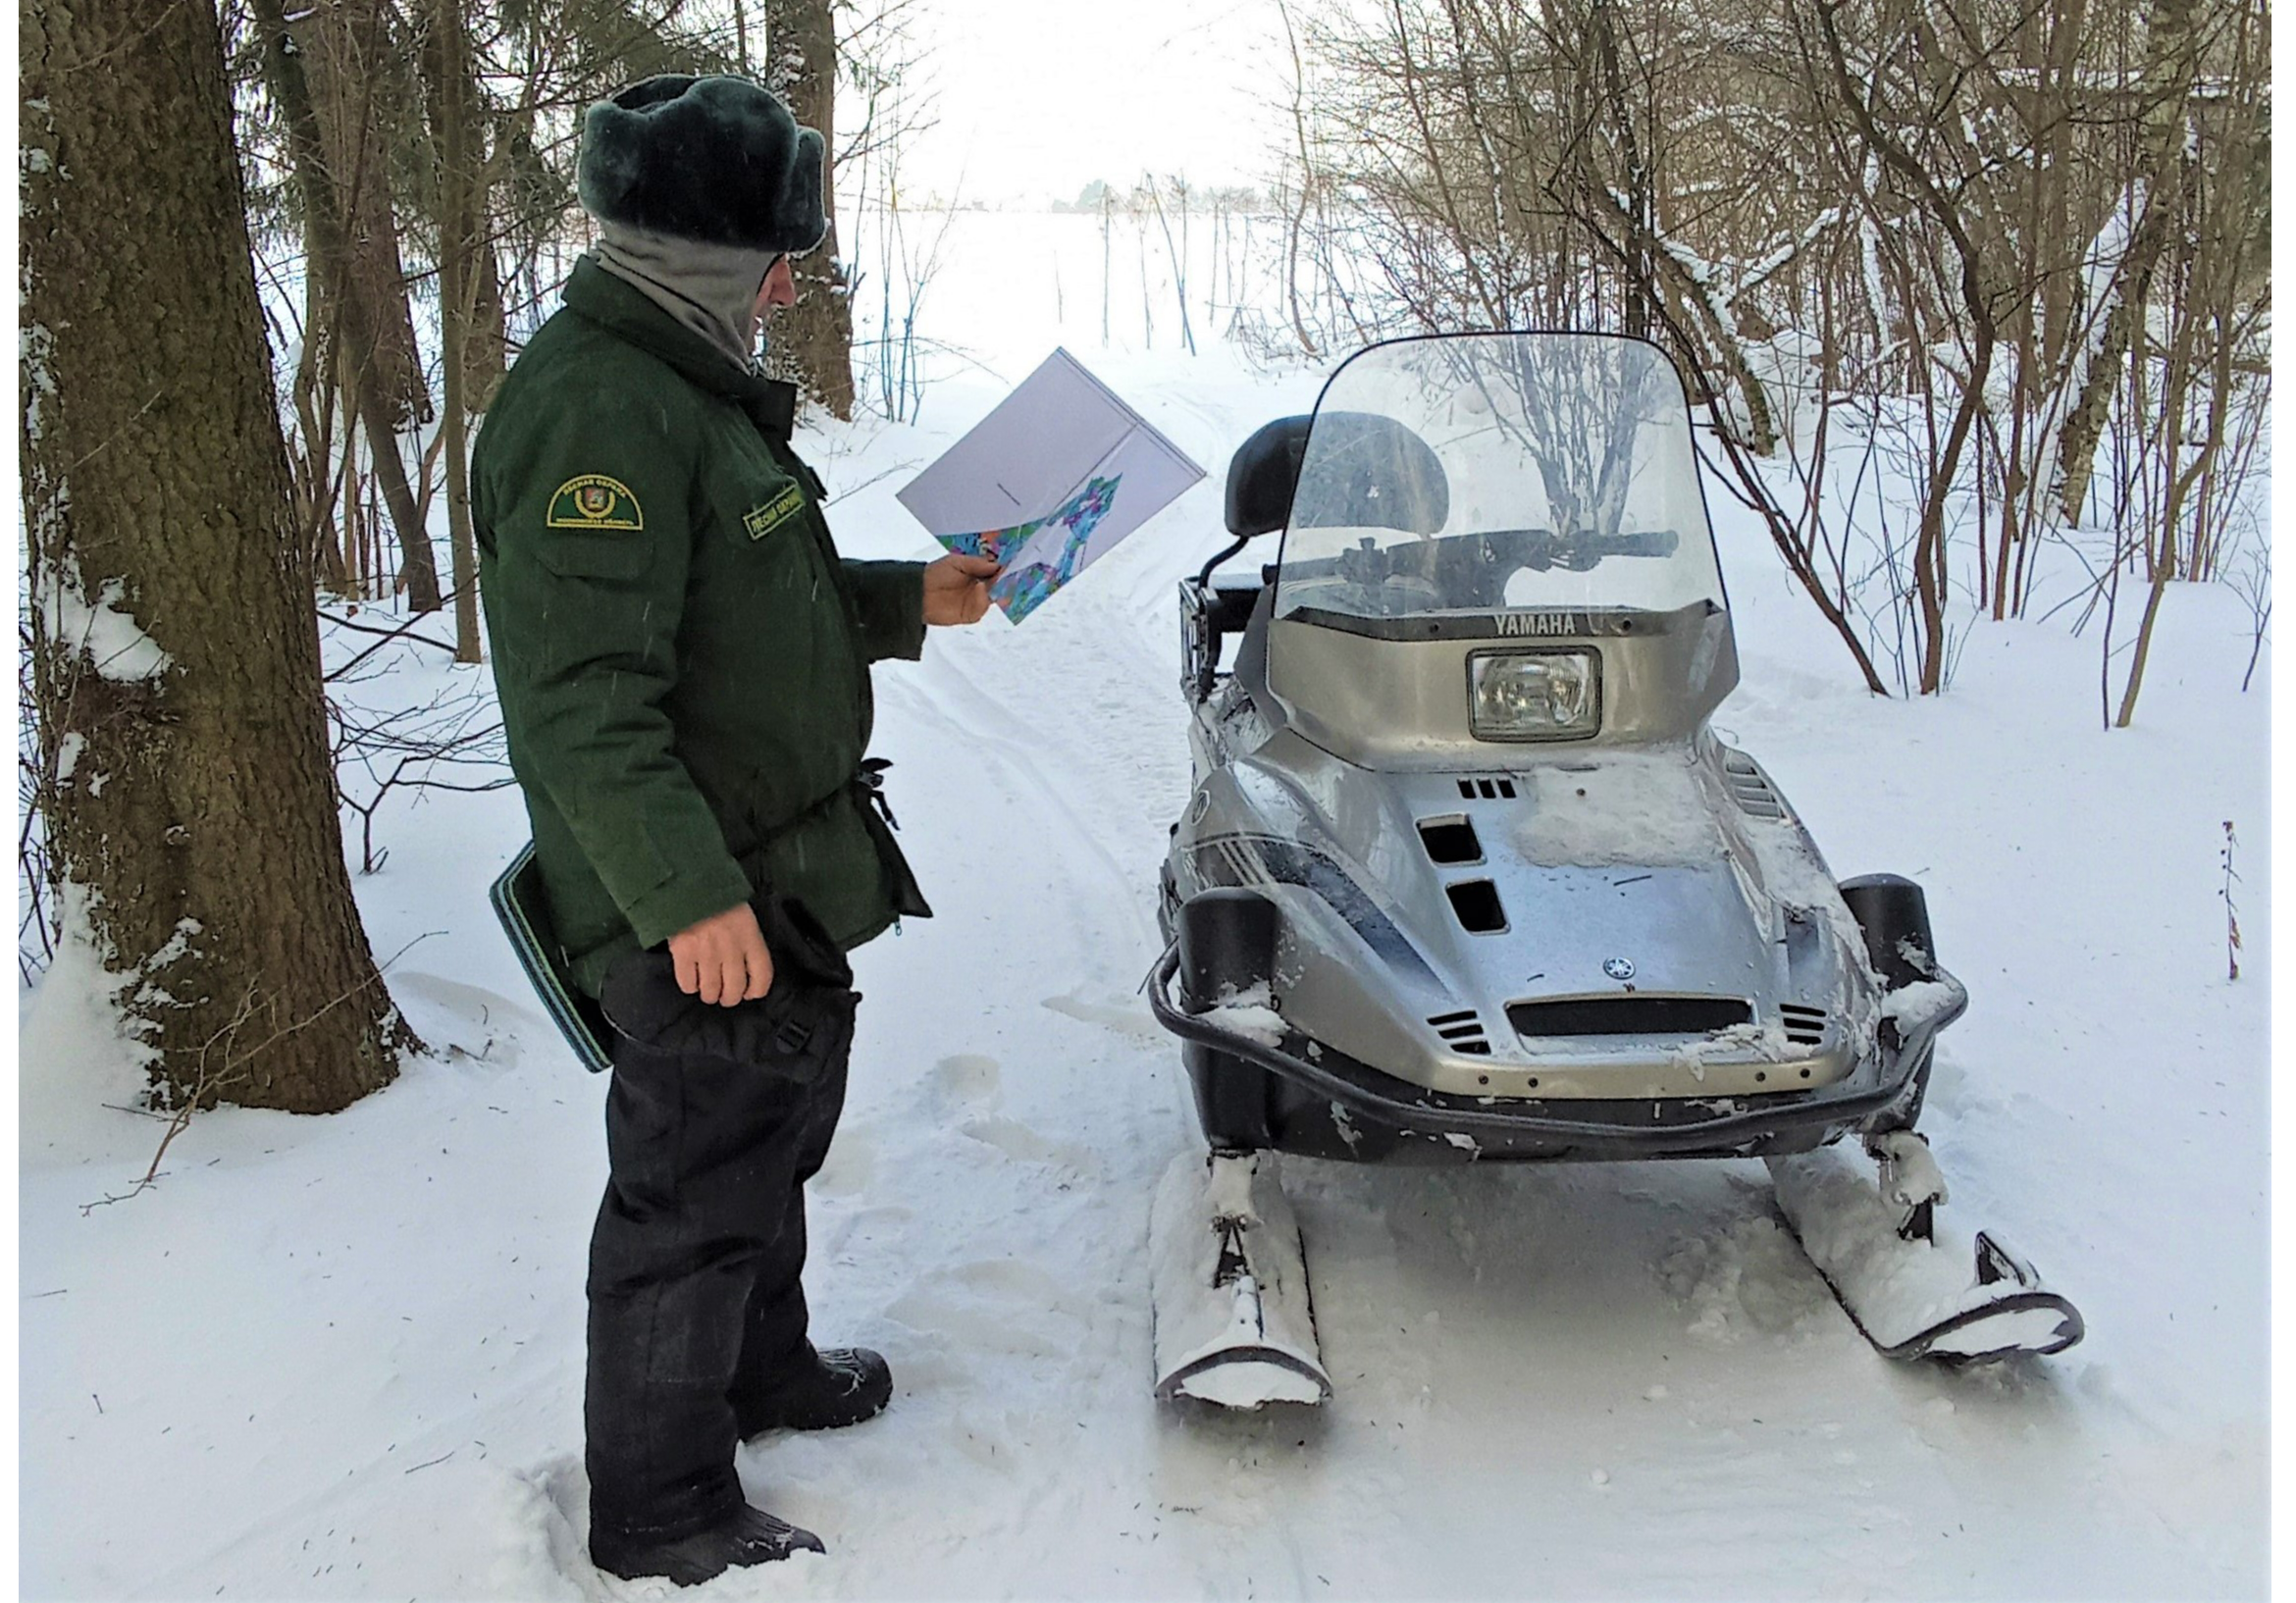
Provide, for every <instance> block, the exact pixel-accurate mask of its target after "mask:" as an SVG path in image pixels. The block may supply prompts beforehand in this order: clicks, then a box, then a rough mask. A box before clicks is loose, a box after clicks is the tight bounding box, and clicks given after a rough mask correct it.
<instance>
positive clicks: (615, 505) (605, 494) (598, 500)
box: [544, 473, 646, 529]
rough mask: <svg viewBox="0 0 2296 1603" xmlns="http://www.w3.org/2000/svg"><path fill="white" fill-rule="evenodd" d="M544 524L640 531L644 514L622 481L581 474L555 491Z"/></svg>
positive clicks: (644, 521) (596, 474)
mask: <svg viewBox="0 0 2296 1603" xmlns="http://www.w3.org/2000/svg"><path fill="white" fill-rule="evenodd" d="M544 521H545V522H547V523H548V525H549V527H550V528H552V529H643V528H645V527H646V514H645V512H644V511H643V510H642V509H641V508H640V507H639V505H638V497H637V496H635V495H633V494H631V493H630V487H629V486H628V485H625V484H624V483H622V481H621V480H619V479H609V478H607V477H606V476H605V475H604V474H602V473H584V474H578V475H576V476H575V477H574V478H571V479H569V480H567V481H566V482H565V483H564V484H562V485H560V486H559V487H558V489H557V492H556V493H555V494H553V495H552V496H551V497H550V512H549V516H548V518H547V519H545V520H544Z"/></svg>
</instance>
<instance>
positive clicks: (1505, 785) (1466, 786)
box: [1459, 775, 1515, 802]
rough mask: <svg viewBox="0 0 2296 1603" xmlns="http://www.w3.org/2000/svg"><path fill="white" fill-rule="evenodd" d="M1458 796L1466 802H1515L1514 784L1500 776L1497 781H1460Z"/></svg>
mask: <svg viewBox="0 0 2296 1603" xmlns="http://www.w3.org/2000/svg"><path fill="white" fill-rule="evenodd" d="M1459 794H1460V796H1462V797H1464V798H1465V799H1466V800H1467V801H1469V802H1473V801H1476V800H1478V799H1480V800H1482V801H1485V802H1512V801H1514V800H1515V782H1514V781H1513V780H1511V779H1508V778H1507V777H1505V776H1504V775H1501V776H1500V777H1498V778H1497V779H1462V780H1461V781H1459Z"/></svg>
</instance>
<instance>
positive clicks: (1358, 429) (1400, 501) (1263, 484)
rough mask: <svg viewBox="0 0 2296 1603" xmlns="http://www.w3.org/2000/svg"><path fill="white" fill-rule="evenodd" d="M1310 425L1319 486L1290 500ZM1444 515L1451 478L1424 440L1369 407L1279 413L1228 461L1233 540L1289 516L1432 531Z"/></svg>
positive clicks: (1304, 521) (1310, 524)
mask: <svg viewBox="0 0 2296 1603" xmlns="http://www.w3.org/2000/svg"><path fill="white" fill-rule="evenodd" d="M1311 433H1312V434H1313V435H1314V436H1315V440H1316V458H1317V472H1316V484H1317V487H1318V488H1317V493H1316V495H1315V497H1314V503H1313V504H1312V505H1306V506H1301V505H1296V504H1294V503H1295V499H1296V494H1297V491H1298V488H1299V471H1300V465H1301V463H1302V462H1303V461H1305V460H1306V456H1307V448H1308V438H1309V436H1310V434H1311ZM1450 515H1451V493H1450V480H1449V478H1448V476H1446V475H1445V474H1444V472H1443V465H1442V463H1440V462H1439V461H1437V460H1436V459H1435V452H1434V451H1433V450H1432V449H1430V448H1429V446H1428V443H1427V441H1426V440H1422V439H1420V438H1419V436H1418V435H1416V434H1414V433H1412V432H1411V430H1409V429H1407V428H1405V427H1404V426H1403V425H1402V424H1400V423H1397V422H1396V421H1395V420H1394V419H1393V418H1388V417H1381V416H1380V415H1378V414H1377V413H1373V412H1319V413H1317V414H1316V415H1315V416H1313V417H1288V418H1278V419H1277V420H1276V421H1275V422H1274V423H1271V424H1268V425H1266V426H1265V427H1264V428H1262V429H1260V430H1259V431H1258V432H1257V433H1255V434H1254V435H1253V436H1252V437H1251V438H1250V439H1249V440H1245V441H1244V442H1243V443H1242V444H1241V445H1239V446H1237V447H1236V452H1235V455H1234V456H1232V457H1230V458H1229V459H1228V463H1227V532H1228V533H1229V534H1231V535H1233V536H1235V537H1236V538H1237V539H1238V540H1246V539H1249V538H1250V537H1252V536H1254V535H1266V534H1273V533H1275V532H1276V531H1277V530H1278V529H1281V528H1283V527H1285V526H1286V525H1287V524H1290V523H1293V522H1297V523H1299V524H1301V525H1302V526H1303V527H1306V528H1348V529H1397V530H1401V531H1402V532H1403V533H1404V534H1407V535H1432V534H1434V533H1435V531H1436V530H1438V529H1440V528H1442V526H1443V524H1444V521H1445V520H1446V519H1448V518H1449V517H1450Z"/></svg>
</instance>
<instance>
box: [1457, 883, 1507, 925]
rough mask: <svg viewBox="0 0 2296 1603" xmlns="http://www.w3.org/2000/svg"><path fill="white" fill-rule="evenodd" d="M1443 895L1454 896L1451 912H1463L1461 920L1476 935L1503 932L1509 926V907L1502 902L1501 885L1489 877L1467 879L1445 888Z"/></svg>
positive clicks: (1460, 913) (1460, 916)
mask: <svg viewBox="0 0 2296 1603" xmlns="http://www.w3.org/2000/svg"><path fill="white" fill-rule="evenodd" d="M1443 894H1444V895H1445V896H1447V897H1449V898H1450V899H1451V911H1453V912H1455V913H1457V914H1458V915H1459V922H1460V923H1462V924H1464V925H1466V926H1467V928H1468V930H1469V931H1470V932H1472V933H1474V934H1476V935H1503V934H1504V933H1506V928H1507V909H1506V908H1505V907H1503V906H1501V905H1499V894H1498V887H1497V886H1495V885H1493V884H1492V883H1491V882H1490V881H1489V880H1487V879H1463V880H1461V881H1460V882H1459V883H1458V884H1456V885H1446V886H1444V887H1443Z"/></svg>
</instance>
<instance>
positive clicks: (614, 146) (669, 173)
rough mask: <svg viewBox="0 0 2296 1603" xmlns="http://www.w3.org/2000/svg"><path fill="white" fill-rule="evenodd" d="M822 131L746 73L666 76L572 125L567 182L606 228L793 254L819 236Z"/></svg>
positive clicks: (825, 226)
mask: <svg viewBox="0 0 2296 1603" xmlns="http://www.w3.org/2000/svg"><path fill="white" fill-rule="evenodd" d="M821 162H822V147H821V135H820V134H818V133H816V132H815V131H813V129H809V128H800V127H798V125H797V120H796V119H795V118H793V117H791V116H790V114H789V108H788V107H787V106H784V105H783V104H782V103H781V101H780V100H779V99H777V98H776V97H775V96H774V95H772V94H771V93H769V92H767V91H766V90H764V89H762V88H759V87H758V86H757V84H755V83H752V82H750V81H749V80H748V79H747V78H688V77H685V76H683V75H679V74H665V75H663V76H662V77H660V78H646V79H643V80H642V81H640V82H637V83H633V84H631V85H630V86H629V87H628V88H626V89H624V90H623V91H622V92H621V93H620V94H617V95H615V96H614V97H613V98H612V99H611V100H601V101H600V102H598V104H596V105H594V106H592V107H591V108H590V111H589V112H588V114H587V115H585V116H584V118H583V119H582V154H581V158H580V160H579V162H578V163H577V165H576V187H577V188H578V190H579V192H580V193H581V196H582V205H583V209H584V210H586V211H588V212H589V213H590V214H591V215H592V216H593V217H597V218H600V219H602V220H604V221H606V222H611V223H623V224H627V225H629V226H630V227H632V228H640V229H646V230H650V231H651V232H652V233H666V234H670V235H672V236H674V237H677V238H681V239H701V240H706V241H707V242H709V243H711V244H720V245H741V246H746V247H748V248H750V249H753V250H770V251H779V252H784V253H787V254H789V255H793V256H796V255H803V254H804V253H805V252H807V251H809V250H811V249H812V248H813V247H814V246H815V245H817V244H819V243H820V242H821V236H822V235H823V234H825V233H827V232H828V230H829V222H828V219H827V218H825V217H824V216H823V215H822V213H821Z"/></svg>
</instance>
